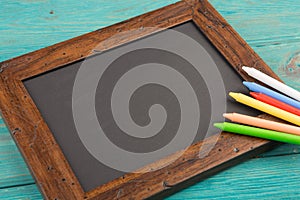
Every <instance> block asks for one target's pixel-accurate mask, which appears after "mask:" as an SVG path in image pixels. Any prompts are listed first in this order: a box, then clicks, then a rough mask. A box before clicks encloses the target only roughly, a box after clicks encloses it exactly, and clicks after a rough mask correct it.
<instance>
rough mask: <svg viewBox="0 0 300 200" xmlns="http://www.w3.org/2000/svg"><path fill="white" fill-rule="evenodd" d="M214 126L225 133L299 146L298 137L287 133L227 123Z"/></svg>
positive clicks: (299, 137)
mask: <svg viewBox="0 0 300 200" xmlns="http://www.w3.org/2000/svg"><path fill="white" fill-rule="evenodd" d="M214 126H215V127H217V128H219V129H221V130H223V131H226V132H232V133H237V134H242V135H248V136H254V137H258V138H263V139H268V140H274V141H278V142H285V143H290V144H299V145H300V136H297V135H292V134H288V133H283V132H278V131H272V130H267V129H262V128H256V127H251V126H245V125H240V124H235V123H229V122H223V123H215V124H214Z"/></svg>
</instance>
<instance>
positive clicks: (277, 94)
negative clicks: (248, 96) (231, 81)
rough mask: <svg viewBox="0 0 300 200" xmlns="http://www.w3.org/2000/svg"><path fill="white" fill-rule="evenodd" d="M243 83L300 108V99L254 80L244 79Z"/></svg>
mask: <svg viewBox="0 0 300 200" xmlns="http://www.w3.org/2000/svg"><path fill="white" fill-rule="evenodd" d="M243 84H244V85H245V86H246V87H247V88H248V89H249V90H251V91H253V92H259V93H263V94H265V95H268V96H270V97H273V98H274V99H277V100H279V101H282V102H284V103H286V104H289V105H291V106H294V107H295V108H298V109H300V102H299V101H296V100H294V99H292V98H290V97H287V96H285V95H283V94H280V93H278V92H275V91H273V90H271V89H268V88H266V87H264V86H261V85H259V84H257V83H254V82H246V81H244V82H243Z"/></svg>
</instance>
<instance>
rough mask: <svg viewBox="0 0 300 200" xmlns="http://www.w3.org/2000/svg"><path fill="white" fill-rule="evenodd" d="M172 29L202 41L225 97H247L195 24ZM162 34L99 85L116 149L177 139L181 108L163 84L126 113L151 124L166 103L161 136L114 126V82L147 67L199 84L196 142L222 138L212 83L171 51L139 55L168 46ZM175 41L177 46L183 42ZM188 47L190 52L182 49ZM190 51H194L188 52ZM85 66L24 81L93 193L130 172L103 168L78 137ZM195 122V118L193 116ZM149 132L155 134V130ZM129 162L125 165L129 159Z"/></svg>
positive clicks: (99, 106) (150, 87) (100, 105)
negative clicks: (80, 77) (76, 113)
mask: <svg viewBox="0 0 300 200" xmlns="http://www.w3.org/2000/svg"><path fill="white" fill-rule="evenodd" d="M173 29H174V30H176V31H179V32H181V33H184V34H186V35H188V36H189V37H191V38H193V39H194V40H196V41H197V42H199V43H200V44H201V46H202V47H204V49H205V51H207V52H208V54H209V55H210V57H211V58H212V59H213V62H214V63H215V64H216V66H217V67H218V69H219V71H220V73H221V75H222V78H223V81H224V84H225V87H226V93H228V92H229V91H236V92H246V89H245V88H244V87H243V86H242V79H241V78H240V76H239V75H238V74H237V73H236V72H235V71H234V69H233V68H232V67H230V65H229V64H228V62H227V61H226V60H225V59H224V58H223V56H222V55H220V53H219V52H218V51H217V50H216V49H215V48H214V47H213V46H212V45H211V44H210V42H209V41H208V40H207V39H206V38H205V36H204V35H203V34H202V33H201V32H200V30H199V29H198V28H197V27H196V26H195V25H194V23H193V22H187V23H184V24H181V25H178V26H176V27H174V28H173ZM163 33H165V32H161V33H157V34H155V35H152V36H149V37H146V38H144V39H140V40H138V41H134V42H131V43H128V44H126V45H124V46H126V47H128V48H129V49H130V51H131V52H130V53H128V54H125V55H123V56H122V57H119V58H118V60H116V61H115V62H114V63H112V64H111V65H110V66H109V68H108V69H111V72H109V73H106V74H104V75H103V76H107V77H103V80H101V81H102V82H101V83H99V85H98V88H97V93H96V104H95V106H96V112H97V115H98V120H99V122H100V124H101V123H102V126H109V125H107V123H108V124H110V125H111V126H109V127H108V128H106V130H107V132H106V134H107V137H109V139H110V140H112V141H113V143H114V144H115V145H118V146H119V147H121V148H123V149H126V150H128V151H132V152H140V153H143V152H149V151H154V150H156V149H158V148H162V147H163V145H166V144H167V143H168V142H170V140H171V139H172V138H173V137H174V134H176V132H177V130H178V126H179V123H180V104H179V103H178V99H177V97H176V94H173V93H172V92H171V91H170V90H168V89H167V88H164V87H163V86H161V85H159V84H155V83H153V84H147V85H146V84H145V85H144V87H147V88H142V87H143V86H141V88H139V89H140V90H144V91H141V92H140V93H139V94H138V93H137V94H136V95H140V96H137V98H136V99H135V100H132V101H131V102H129V103H131V104H132V105H129V106H128V108H127V109H129V107H133V108H132V110H131V112H132V114H133V115H132V116H133V117H134V118H135V119H137V120H138V119H140V123H141V124H143V123H147V122H145V121H146V120H147V117H148V110H146V111H145V110H143V109H148V108H147V106H151V104H152V105H153V104H156V103H158V104H161V105H162V106H164V107H165V109H166V110H167V115H168V116H167V119H166V123H165V125H164V127H163V130H161V131H160V132H159V133H158V134H157V135H154V136H152V137H148V138H144V139H143V138H138V137H133V136H130V135H128V134H126V133H123V132H121V131H119V130H118V128H117V124H115V123H116V122H114V119H113V117H112V116H111V115H110V114H109V112H108V111H107V110H109V109H111V108H110V105H109V104H107V103H106V102H104V101H105V100H106V99H103V98H109V94H110V92H111V91H110V90H111V88H110V87H112V86H113V84H114V83H113V81H114V80H113V79H118V78H120V77H121V76H122V75H123V74H120V73H125V72H126V71H127V70H129V69H131V68H134V67H136V66H138V65H141V64H143V63H154V62H155V63H161V64H164V65H167V66H169V67H171V68H175V69H176V70H177V71H178V72H180V73H182V74H184V75H185V77H186V78H187V79H188V81H190V83H191V84H194V85H193V87H194V91H195V92H196V94H197V96H198V98H199V100H200V101H199V107H200V112H201V113H200V115H201V120H200V123H199V128H198V134H197V136H196V137H195V139H194V141H199V140H203V139H204V137H205V135H206V133H207V132H208V134H209V135H212V134H214V133H218V131H217V130H216V129H215V128H213V127H212V126H209V124H210V118H211V107H212V106H214V107H218V105H213V104H212V102H211V99H210V94H209V89H208V86H207V85H206V84H207V83H205V81H204V79H203V78H202V76H201V74H199V73H197V74H195V72H197V71H195V69H194V67H193V66H192V65H191V64H190V63H189V62H186V61H185V60H183V59H182V57H179V56H178V55H175V54H171V53H170V52H167V51H162V50H158V49H146V50H145V49H143V50H142V52H139V51H137V50H136V49H138V48H139V46H138V45H139V43H141V42H143V41H145V40H147V43H153V42H159V43H164V42H165V41H168V39H167V38H165V36H162V37H160V35H161V34H163ZM166 36H169V34H166ZM174 42H175V43H176V42H178V41H174ZM166 45H168V44H166ZM124 46H121V47H117V48H116V49H113V50H110V51H108V52H105V53H103V54H104V55H102V54H101V56H97V55H96V56H93V57H92V58H90V59H93V61H89V63H93V64H94V65H92V64H90V65H89V67H94V68H98V67H103V66H101V62H102V60H101V58H102V57H103V56H106V57H109V56H111V55H112V54H114V53H115V51H117V49H118V48H123V47H124ZM183 48H185V47H184V46H183ZM187 50H190V49H189V48H188V47H187ZM146 51H147V52H146ZM198 51H199V52H201V51H203V49H201V48H200V49H199V50H198ZM187 53H190V54H191V55H198V56H199V55H200V56H199V57H197V58H195V59H196V60H197V61H198V62H199V63H200V65H201V67H203V68H212V67H214V66H210V65H207V64H206V62H203V60H205V59H206V58H203V57H201V55H202V54H201V53H199V54H192V52H187ZM145 55H146V57H145ZM201 63H202V64H201ZM82 64H83V61H80V62H76V63H73V64H70V65H66V66H64V67H62V68H59V69H57V70H54V71H50V72H48V73H45V74H42V75H39V76H37V77H34V78H31V79H28V80H26V81H24V84H25V86H26V89H27V90H28V92H29V94H30V95H31V97H32V98H33V100H34V102H35V103H36V105H37V107H38V109H39V110H40V112H41V114H42V116H43V118H44V119H45V121H46V122H47V124H48V126H49V128H50V129H51V131H52V132H53V134H54V136H55V139H56V140H57V142H58V144H59V145H60V146H61V148H62V150H63V152H64V154H65V156H66V158H67V160H68V161H69V162H70V165H71V166H72V169H73V170H74V172H75V174H76V176H77V177H78V179H79V181H80V182H81V184H82V186H83V188H84V189H85V190H86V191H88V190H91V189H94V188H95V187H97V186H99V185H101V184H103V183H107V182H109V181H111V180H113V179H115V178H117V177H120V176H122V175H124V173H125V172H122V171H118V170H115V169H112V168H110V167H108V166H106V165H104V164H102V163H100V162H99V161H98V160H97V159H96V158H94V157H93V156H92V155H91V154H90V153H89V152H88V151H87V149H86V148H85V147H84V145H83V144H82V142H81V140H80V138H79V136H78V134H77V131H76V128H75V124H74V120H73V116H72V91H73V86H74V81H75V78H76V74H77V72H78V70H79V68H80V66H81V65H82ZM153 65H154V64H152V66H151V64H150V65H149V66H147V67H148V68H151V67H153ZM147 67H145V68H142V69H141V70H140V71H139V72H137V73H139V74H138V75H139V76H149V74H148V73H147V72H148V71H147ZM108 69H106V70H108ZM212 75H214V74H212ZM215 76H216V75H215ZM166 78H167V79H169V80H166V81H168V82H175V83H174V84H176V81H178V80H176V77H174V76H172V74H170V76H167V77H166ZM206 78H209V79H214V78H215V77H214V76H212V77H206ZM86 79H90V77H89V76H86ZM105 81H106V82H105ZM116 81H118V80H116ZM179 83H180V82H179ZM101 84H102V85H101ZM120 92H122V91H120ZM123 92H126V91H123ZM137 92H139V91H137ZM83 95H84V93H83ZM147 101H148V102H147ZM222 101H224V102H223V104H227V112H240V113H246V114H249V115H255V114H256V115H257V112H255V111H254V110H253V109H250V108H247V107H245V106H243V105H240V104H237V103H235V102H233V101H231V100H228V99H227V100H226V99H225V98H224V99H221V101H219V102H221V103H222ZM109 102H110V101H109ZM104 106H106V107H104ZM125 109H126V108H125ZM103 113H105V114H103ZM222 114H223V111H222V110H220V111H219V112H218V114H217V118H213V119H212V121H213V122H216V121H222V120H223V119H222ZM103 115H104V116H103ZM100 116H101V117H100ZM102 116H103V117H102ZM190 117H193V116H192V115H191V116H190ZM143 118H144V121H143ZM141 119H142V120H141ZM121 120H122V118H121ZM123 120H124V119H123ZM125 120H126V119H125ZM188 120H192V119H188ZM154 129H155V128H154ZM207 130H208V131H207ZM149 131H151V129H150V130H149ZM178 150H181V149H176V148H175V149H174V152H175V151H178ZM106 153H107V152H106ZM108 153H109V152H108ZM149 161H151V160H149ZM154 161H155V160H152V162H154ZM124 162H126V160H125V161H124ZM144 164H150V163H138V165H137V166H136V169H138V168H140V167H142V166H143V165H144Z"/></svg>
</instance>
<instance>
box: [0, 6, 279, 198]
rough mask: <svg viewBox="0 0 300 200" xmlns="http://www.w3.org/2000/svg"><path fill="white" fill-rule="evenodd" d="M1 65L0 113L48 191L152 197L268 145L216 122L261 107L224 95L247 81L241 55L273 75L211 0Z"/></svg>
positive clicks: (245, 62) (69, 194)
mask: <svg viewBox="0 0 300 200" xmlns="http://www.w3.org/2000/svg"><path fill="white" fill-rule="evenodd" d="M4 65H5V66H10V67H7V68H5V69H4V70H2V73H1V84H0V85H2V86H1V88H0V89H1V92H2V94H3V95H2V96H1V104H0V107H1V110H2V113H3V116H4V118H5V120H6V122H7V124H8V126H9V127H10V130H11V132H12V135H13V137H14V139H15V140H16V142H17V144H18V146H19V148H20V150H21V152H22V154H23V156H24V158H25V160H26V162H27V164H28V165H29V167H30V169H31V170H32V172H33V175H34V177H35V178H36V180H37V182H38V183H39V184H38V185H39V186H40V189H41V191H42V193H43V194H44V195H45V197H47V198H49V199H74V198H76V199H80V198H85V199H86V198H94V197H96V198H100V199H107V198H109V199H111V198H114V197H117V198H124V199H128V198H136V199H141V198H148V197H153V195H160V194H161V193H162V192H166V191H169V192H170V191H172V192H174V191H176V188H179V189H180V185H181V183H182V182H184V183H187V180H189V179H190V180H194V181H195V178H196V180H201V179H202V178H204V177H206V176H207V175H208V174H210V173H213V172H215V171H218V170H221V169H223V168H224V167H227V166H230V165H232V164H234V163H235V162H236V161H238V160H242V159H245V158H247V157H248V156H250V155H253V154H256V153H257V152H260V151H262V150H264V149H266V148H268V147H270V146H272V144H271V143H270V142H268V141H265V140H262V139H258V138H250V137H246V136H238V135H233V134H229V133H222V134H221V135H220V132H219V131H218V130H217V129H215V128H214V127H213V123H214V122H220V121H223V120H224V119H223V117H222V114H223V113H224V112H239V113H244V114H249V115H252V116H255V115H259V114H260V113H258V112H257V111H255V110H253V109H250V108H248V107H246V106H243V105H241V104H238V103H236V102H234V101H233V100H231V99H230V98H229V97H228V92H230V91H234V92H242V93H245V92H247V90H246V88H244V87H243V85H242V81H243V80H247V81H253V80H252V79H251V78H250V77H248V76H247V75H246V74H245V73H244V72H242V70H241V66H242V65H248V66H252V67H255V68H257V69H260V70H261V71H264V72H265V73H267V74H269V75H270V76H273V77H275V78H277V79H278V77H277V76H276V75H275V74H274V73H273V72H272V71H271V69H270V68H269V67H268V66H267V65H266V64H265V63H264V62H263V61H262V59H261V58H259V56H258V55H257V54H256V53H255V52H254V51H253V50H252V49H251V48H250V47H249V46H248V45H247V43H246V42H245V41H244V40H243V39H242V38H241V37H240V36H239V35H238V34H237V33H236V32H235V31H234V30H233V29H232V27H231V26H230V25H229V24H228V23H227V22H226V21H225V20H224V19H223V18H222V17H221V16H220V15H219V14H218V13H217V12H216V11H215V10H214V9H213V7H212V6H211V5H210V4H209V3H208V2H207V1H199V2H198V1H195V2H194V1H187V2H186V1H181V2H178V3H176V4H172V5H170V6H167V7H164V8H162V9H159V10H157V11H153V12H151V13H146V14H144V15H142V16H138V17H136V18H133V19H131V20H128V21H125V22H123V23H120V24H116V25H113V26H111V27H107V28H104V29H100V30H97V31H95V32H91V33H89V34H86V35H83V36H79V37H77V38H73V39H71V40H69V41H65V42H62V43H59V44H56V45H53V46H51V47H48V48H45V49H41V50H39V51H36V52H33V53H30V54H27V55H24V56H21V57H18V58H15V59H12V60H9V61H5V62H4V63H2V64H1V66H4ZM16 105H17V106H16ZM262 117H264V118H267V117H269V116H267V115H263V116H262ZM192 182H193V181H191V183H192ZM157 197H158V196H157Z"/></svg>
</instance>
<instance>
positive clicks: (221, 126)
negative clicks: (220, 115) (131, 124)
mask: <svg viewBox="0 0 300 200" xmlns="http://www.w3.org/2000/svg"><path fill="white" fill-rule="evenodd" d="M214 126H215V127H216V128H218V129H221V130H223V127H224V126H223V123H214Z"/></svg>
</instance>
